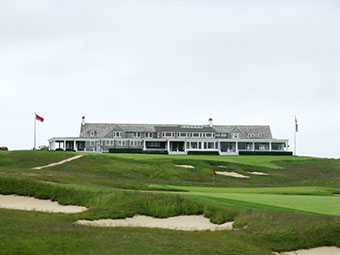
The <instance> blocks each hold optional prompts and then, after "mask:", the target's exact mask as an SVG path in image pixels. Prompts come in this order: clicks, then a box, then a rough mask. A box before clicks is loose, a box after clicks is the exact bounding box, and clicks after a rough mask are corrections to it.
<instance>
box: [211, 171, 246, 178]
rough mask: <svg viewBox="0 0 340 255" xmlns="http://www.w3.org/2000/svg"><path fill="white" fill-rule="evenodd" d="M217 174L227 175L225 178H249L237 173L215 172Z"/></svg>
mask: <svg viewBox="0 0 340 255" xmlns="http://www.w3.org/2000/svg"><path fill="white" fill-rule="evenodd" d="M215 173H216V174H220V175H225V176H230V177H235V178H249V176H245V175H243V174H238V173H235V172H218V171H216V172H215Z"/></svg>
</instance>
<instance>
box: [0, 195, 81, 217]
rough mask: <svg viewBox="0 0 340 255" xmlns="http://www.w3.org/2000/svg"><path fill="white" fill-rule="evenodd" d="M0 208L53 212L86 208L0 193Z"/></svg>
mask: <svg viewBox="0 0 340 255" xmlns="http://www.w3.org/2000/svg"><path fill="white" fill-rule="evenodd" d="M0 208H3V209H15V210H27V211H40V212H53V213H59V212H61V213H79V212H83V211H86V210H87V208H86V207H83V206H75V205H60V204H58V202H52V201H50V200H44V199H36V198H34V197H26V196H17V195H0Z"/></svg>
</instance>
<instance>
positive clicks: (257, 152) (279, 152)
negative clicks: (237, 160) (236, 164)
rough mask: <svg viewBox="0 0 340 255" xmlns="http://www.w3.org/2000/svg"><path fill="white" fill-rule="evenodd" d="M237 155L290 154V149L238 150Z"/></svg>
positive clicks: (291, 153)
mask: <svg viewBox="0 0 340 255" xmlns="http://www.w3.org/2000/svg"><path fill="white" fill-rule="evenodd" d="M238 155H275V156H291V155H293V152H291V151H239V152H238Z"/></svg>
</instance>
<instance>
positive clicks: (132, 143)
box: [130, 141, 139, 146]
mask: <svg viewBox="0 0 340 255" xmlns="http://www.w3.org/2000/svg"><path fill="white" fill-rule="evenodd" d="M138 144H139V143H138V141H130V146H138Z"/></svg>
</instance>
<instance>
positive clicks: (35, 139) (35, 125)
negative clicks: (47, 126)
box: [33, 113, 37, 150]
mask: <svg viewBox="0 0 340 255" xmlns="http://www.w3.org/2000/svg"><path fill="white" fill-rule="evenodd" d="M36 144H37V116H36V113H34V147H33V150H35V148H36Z"/></svg>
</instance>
